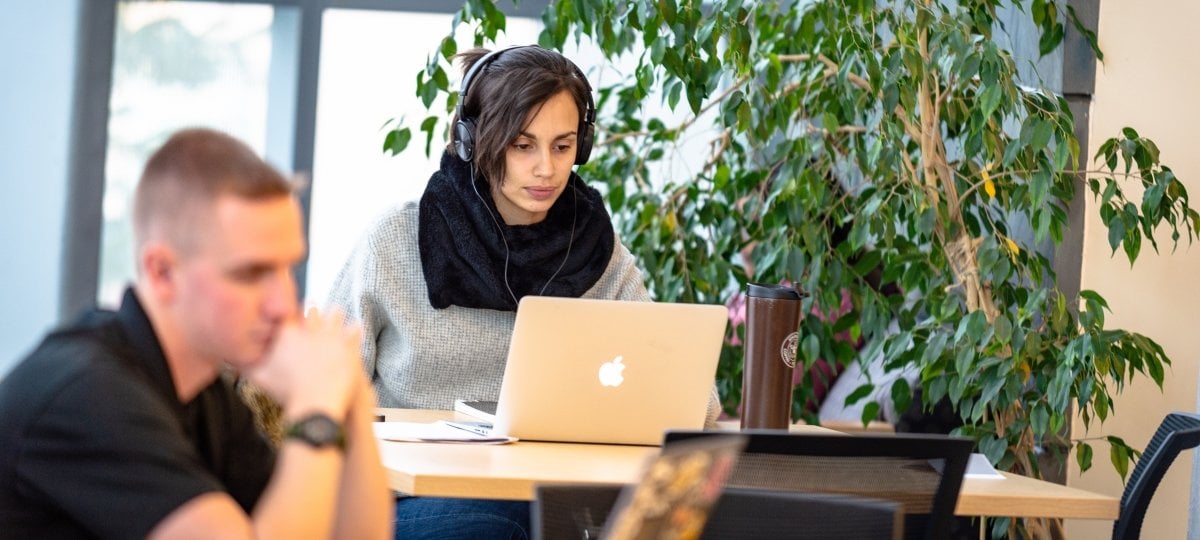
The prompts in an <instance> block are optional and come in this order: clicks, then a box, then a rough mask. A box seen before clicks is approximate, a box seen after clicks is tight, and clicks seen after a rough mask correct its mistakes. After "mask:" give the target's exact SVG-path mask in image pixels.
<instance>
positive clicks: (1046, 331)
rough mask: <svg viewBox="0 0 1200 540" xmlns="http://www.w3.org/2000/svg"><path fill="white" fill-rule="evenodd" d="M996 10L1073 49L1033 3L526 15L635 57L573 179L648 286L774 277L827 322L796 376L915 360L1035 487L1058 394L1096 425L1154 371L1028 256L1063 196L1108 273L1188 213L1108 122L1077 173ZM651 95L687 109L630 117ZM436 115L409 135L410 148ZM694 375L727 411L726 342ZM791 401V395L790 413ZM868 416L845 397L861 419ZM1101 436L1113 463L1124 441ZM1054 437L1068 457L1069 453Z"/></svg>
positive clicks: (901, 392)
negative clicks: (695, 142)
mask: <svg viewBox="0 0 1200 540" xmlns="http://www.w3.org/2000/svg"><path fill="white" fill-rule="evenodd" d="M1008 8H1015V9H1018V10H1021V12H1023V13H1026V14H1028V16H1029V20H1030V21H1031V22H1032V25H1033V27H1035V28H1036V29H1037V30H1038V31H1039V32H1040V35H1041V39H1040V42H1039V46H1040V49H1041V53H1042V54H1046V53H1049V52H1051V51H1053V50H1054V49H1055V48H1057V47H1058V46H1059V44H1060V43H1061V42H1062V40H1063V36H1064V34H1065V32H1066V25H1074V26H1075V28H1077V30H1078V31H1079V32H1081V34H1082V35H1083V36H1084V37H1085V38H1086V39H1087V40H1088V41H1089V42H1090V43H1091V45H1092V47H1093V48H1094V49H1095V35H1094V34H1093V33H1092V32H1091V31H1089V30H1088V29H1086V28H1083V27H1082V26H1081V25H1079V24H1078V22H1077V19H1076V18H1075V16H1074V13H1073V12H1072V11H1071V8H1070V7H1069V6H1065V5H1064V3H1061V2H1055V1H1052V0H1032V1H1030V2H1011V1H1009V0H1004V1H1002V0H963V1H959V2H949V3H940V2H933V1H924V0H907V1H897V2H890V3H879V2H874V1H811V2H787V1H783V2H743V1H738V0H727V1H716V2H711V3H703V4H702V3H701V2H699V1H688V0H620V1H617V0H561V1H558V2H553V3H551V5H550V6H549V7H548V8H547V9H546V10H545V12H544V13H543V15H542V20H543V22H544V23H545V28H544V30H543V32H542V34H541V36H540V37H539V43H540V44H541V45H543V46H546V47H550V48H557V49H561V48H562V47H563V46H564V45H565V44H566V43H567V42H568V41H569V40H571V41H579V40H581V39H585V38H586V39H587V40H589V41H590V42H591V43H594V44H595V45H596V46H598V47H599V49H600V51H601V52H602V53H603V54H604V56H605V57H606V58H609V59H616V58H617V57H619V56H624V58H626V59H629V58H632V59H633V60H632V62H633V63H634V64H635V67H633V68H632V69H631V70H630V71H629V73H627V74H625V77H624V78H623V79H622V80H620V81H619V82H617V83H616V84H612V85H606V86H603V87H601V88H598V89H597V92H598V96H599V98H598V101H599V106H600V118H599V120H598V128H599V134H598V137H597V139H598V142H597V144H598V150H597V151H596V152H594V153H593V158H592V161H591V162H590V163H589V164H588V165H587V166H586V167H585V171H584V173H583V174H584V175H585V176H586V177H587V178H589V179H592V180H593V181H596V182H600V183H603V184H604V186H605V188H606V190H607V200H608V202H609V204H610V205H611V207H612V210H613V213H614V216H615V219H616V221H617V223H618V225H619V228H620V232H621V238H622V240H623V241H624V242H625V243H626V244H627V245H628V246H629V247H630V249H631V250H632V251H633V252H634V254H635V255H636V256H637V258H638V259H639V261H640V262H641V264H642V265H643V268H644V270H645V271H646V276H647V280H648V286H649V288H650V290H651V293H652V294H653V295H654V297H655V298H657V299H659V300H664V301H685V302H707V303H725V302H727V301H728V300H729V299H730V298H731V297H732V296H733V295H735V294H736V293H737V292H738V291H740V290H742V289H743V288H744V285H745V283H746V282H747V281H748V280H754V281H762V282H780V281H785V280H786V281H789V282H792V283H795V284H797V285H799V286H801V287H802V288H803V289H805V290H806V291H808V292H809V293H810V296H809V297H808V298H807V299H806V302H807V303H808V305H806V309H808V308H811V309H814V310H816V311H819V312H821V313H835V314H840V315H838V316H832V317H824V318H822V317H805V318H804V321H803V324H802V329H801V332H802V336H803V338H802V340H801V344H800V348H799V357H800V358H802V359H803V360H804V361H805V362H806V365H811V363H812V362H814V361H816V360H817V359H818V358H824V359H828V360H836V361H837V362H839V363H843V364H844V363H846V362H851V361H855V359H869V358H875V357H877V356H880V355H882V358H884V359H885V360H884V362H885V363H886V366H885V367H886V368H888V369H890V370H898V369H911V370H915V372H916V373H918V384H919V388H920V389H921V393H920V396H921V397H920V399H921V400H922V403H923V404H924V406H926V407H929V406H931V405H932V404H934V403H937V402H939V401H940V400H943V399H948V400H949V402H950V403H951V404H952V406H953V408H954V410H955V411H957V413H958V414H959V415H960V417H961V418H962V419H963V421H964V423H965V424H964V426H963V427H962V428H960V429H959V431H960V433H962V434H964V435H967V436H970V437H973V438H974V439H975V440H976V441H977V444H978V448H979V450H980V451H981V452H983V453H984V454H986V455H987V456H988V458H989V459H990V460H991V461H992V462H993V463H994V464H996V465H997V466H998V467H1000V468H1002V469H1004V470H1008V471H1013V472H1017V473H1021V474H1026V475H1033V476H1040V471H1039V469H1038V462H1037V460H1036V459H1035V457H1034V451H1035V447H1036V446H1037V445H1039V444H1041V443H1042V442H1044V441H1046V440H1049V439H1052V438H1054V437H1055V436H1056V434H1058V433H1060V432H1061V431H1062V430H1063V428H1064V425H1065V424H1066V423H1067V422H1068V421H1069V418H1070V416H1069V415H1070V414H1071V413H1070V411H1071V409H1072V407H1074V408H1075V410H1077V411H1078V413H1079V414H1080V415H1081V416H1082V419H1083V421H1084V423H1085V424H1089V425H1090V423H1091V422H1093V421H1095V420H1097V419H1098V420H1100V421H1103V420H1104V419H1105V418H1107V416H1108V415H1109V414H1111V412H1112V410H1113V396H1114V395H1116V394H1117V393H1119V392H1120V391H1121V389H1122V388H1123V387H1124V385H1126V384H1128V383H1129V382H1131V381H1133V380H1134V379H1135V378H1136V377H1141V376H1149V377H1150V378H1151V379H1153V380H1154V381H1155V382H1156V383H1158V384H1159V385H1160V386H1161V383H1162V378H1163V370H1164V365H1167V364H1169V362H1170V360H1169V359H1168V358H1167V356H1166V355H1165V354H1164V352H1163V350H1162V348H1161V347H1160V346H1159V345H1158V344H1157V343H1155V342H1154V341H1153V340H1152V339H1150V338H1148V337H1146V336H1143V335H1140V334H1137V333H1134V332H1129V331H1125V330H1120V329H1112V328H1107V327H1106V326H1105V311H1106V310H1107V309H1108V306H1107V304H1106V302H1105V300H1104V298H1103V297H1102V296H1101V295H1100V294H1098V293H1096V292H1095V291H1082V292H1080V293H1079V298H1068V297H1067V296H1066V295H1065V294H1064V293H1063V292H1062V291H1061V290H1060V289H1059V287H1058V285H1057V276H1056V275H1055V271H1054V268H1053V267H1052V264H1051V261H1050V260H1049V259H1048V258H1047V256H1046V255H1045V254H1044V253H1043V252H1041V251H1039V250H1038V249H1037V246H1038V245H1041V244H1044V243H1047V242H1049V243H1052V244H1054V245H1057V244H1060V243H1062V242H1063V237H1064V236H1063V233H1064V229H1065V227H1066V226H1067V207H1068V204H1070V202H1071V201H1072V200H1073V199H1074V198H1075V197H1076V196H1077V195H1079V194H1080V193H1081V192H1083V191H1084V190H1086V191H1088V192H1090V193H1091V195H1092V196H1093V197H1094V200H1095V206H1096V207H1098V208H1099V211H1100V215H1101V218H1102V221H1103V223H1104V225H1105V226H1106V227H1107V228H1108V240H1109V243H1110V246H1111V247H1112V249H1113V253H1114V254H1115V253H1116V251H1117V250H1118V249H1120V250H1122V251H1123V253H1124V255H1125V256H1126V257H1127V258H1128V260H1129V262H1130V264H1133V262H1134V261H1136V259H1137V257H1138V255H1139V253H1140V252H1141V248H1142V246H1143V243H1144V242H1148V243H1149V244H1150V246H1151V247H1152V248H1153V249H1154V250H1155V251H1157V250H1158V248H1159V246H1158V241H1159V240H1160V239H1162V237H1163V235H1168V236H1169V241H1170V243H1171V245H1172V246H1174V245H1176V244H1177V243H1178V242H1179V241H1180V240H1181V239H1183V238H1185V237H1186V239H1187V241H1188V242H1190V241H1191V240H1192V238H1193V236H1194V235H1195V234H1196V233H1197V232H1200V229H1198V227H1200V216H1198V215H1197V213H1196V211H1194V210H1193V209H1192V208H1191V207H1190V206H1189V204H1188V195H1187V191H1186V190H1185V189H1184V186H1183V184H1182V183H1180V182H1179V181H1178V180H1177V179H1176V178H1175V176H1174V174H1173V173H1172V172H1171V170H1170V169H1169V168H1168V167H1166V166H1164V165H1162V164H1160V163H1159V156H1158V150H1157V148H1156V146H1155V145H1154V143H1153V142H1152V141H1150V140H1147V139H1145V138H1143V137H1141V136H1139V135H1138V134H1137V133H1136V132H1135V131H1134V130H1132V129H1129V128H1126V129H1125V130H1123V131H1122V132H1121V133H1120V134H1119V135H1118V136H1116V137H1115V138H1112V139H1109V140H1107V141H1106V142H1104V143H1103V144H1102V145H1100V147H1099V151H1098V152H1097V154H1096V156H1095V160H1094V165H1088V164H1086V163H1085V164H1083V165H1081V164H1080V161H1081V160H1080V156H1079V153H1080V148H1079V144H1078V142H1077V140H1076V138H1075V136H1074V129H1075V127H1074V119H1073V118H1072V115H1071V112H1070V110H1069V109H1068V106H1067V102H1066V100H1065V99H1063V98H1062V97H1061V96H1056V95H1054V94H1052V93H1051V92H1048V91H1045V90H1042V89H1035V88H1028V87H1025V86H1022V85H1019V84H1018V83H1017V73H1016V71H1017V69H1016V62H1015V61H1014V59H1013V56H1012V53H1011V51H1008V50H1006V49H1004V48H1002V47H1000V46H998V45H997V44H996V41H995V40H994V39H993V33H994V32H997V31H1002V30H1001V29H999V26H1000V23H999V22H998V21H997V11H998V10H1000V9H1008ZM455 22H456V25H457V24H459V23H462V24H471V25H474V26H473V27H474V28H475V38H476V42H477V44H483V43H487V42H489V41H490V40H492V39H494V38H495V36H496V32H497V30H499V29H502V28H503V27H504V24H505V20H504V16H503V15H502V14H500V12H499V10H497V9H496V8H495V6H494V5H493V4H492V3H491V2H489V1H487V0H471V1H469V2H467V3H466V5H465V6H464V7H463V9H462V10H461V11H460V12H459V13H458V14H457V15H456V18H455ZM455 52H456V47H455V46H454V41H453V39H452V38H450V37H447V38H446V39H445V40H443V41H442V43H441V45H440V47H439V48H438V51H437V52H436V53H434V54H433V55H432V56H431V57H430V59H429V62H428V64H427V65H426V66H425V68H424V69H423V70H422V71H421V73H420V75H419V76H418V81H419V87H420V88H419V90H418V94H419V95H420V96H421V97H422V99H424V102H425V104H426V106H427V107H428V106H430V105H431V104H432V103H433V101H434V99H435V98H436V96H437V95H439V93H446V94H448V97H449V99H448V102H447V110H448V111H449V110H450V109H452V108H453V105H454V102H455V99H456V97H457V96H456V94H455V93H454V89H452V88H450V86H449V82H448V77H447V72H448V70H449V69H450V67H449V63H448V59H449V58H450V57H451V56H452V55H453V54H454V53H455ZM1096 53H1097V54H1099V53H1100V51H1099V50H1098V49H1096ZM652 99H653V100H661V101H662V102H663V103H665V105H666V107H668V108H671V109H676V108H683V109H684V110H685V111H686V112H687V113H688V114H687V115H686V118H685V119H684V120H682V121H674V120H666V119H663V118H658V117H654V116H651V115H650V114H648V113H647V107H646V106H645V105H646V103H647V100H652ZM439 118H440V115H432V116H430V117H429V118H427V119H426V120H425V122H424V123H423V124H422V125H421V130H422V131H424V132H425V133H426V150H427V151H428V148H429V144H430V143H429V141H431V140H432V139H433V137H434V134H435V133H440V131H438V130H439V126H442V128H443V129H444V123H445V121H444V120H440V119H439ZM397 132H399V129H398V130H397ZM390 137H392V138H391V139H390V140H391V141H392V142H395V141H396V140H398V139H400V138H401V137H405V138H406V136H402V135H399V134H395V135H392V136H390ZM695 137H707V138H708V139H707V140H708V141H709V143H710V144H709V149H708V152H707V154H706V155H705V156H704V159H703V164H702V165H701V166H699V167H698V168H697V169H696V170H694V174H691V175H690V176H689V177H688V178H686V179H684V180H672V179H668V178H663V177H661V175H660V172H661V170H662V169H663V168H662V167H661V166H660V165H661V163H660V162H662V161H663V160H666V159H670V157H671V156H672V154H673V153H674V152H677V151H678V148H679V145H680V144H681V141H683V140H685V139H690V138H695ZM399 146H400V147H399V148H397V145H394V144H393V145H391V146H388V147H387V148H386V149H388V150H390V151H393V152H394V151H399V150H400V149H402V147H403V145H399ZM1084 161H1086V160H1084ZM656 175H658V176H656ZM1129 186H1132V187H1133V188H1134V190H1136V192H1140V200H1137V199H1136V198H1133V195H1132V191H1133V190H1131V191H1130V192H1127V191H1126V189H1125V188H1126V187H1129ZM1021 231H1025V232H1021ZM880 284H891V285H894V286H895V287H894V288H892V289H889V288H888V287H881V286H880ZM896 289H898V291H899V292H897V290H896ZM844 296H845V297H848V305H849V308H848V309H846V302H844V300H845V299H844V298H843V297H844ZM893 321H894V322H895V323H897V324H896V326H898V330H896V329H895V328H893V329H891V330H889V325H891V324H892V323H893ZM842 333H848V334H849V335H850V337H851V338H852V339H851V340H850V341H855V342H859V343H861V350H859V351H856V350H855V348H854V347H852V346H850V344H849V343H847V340H845V339H837V338H836V336H838V335H839V334H842ZM718 385H719V389H720V390H721V393H722V398H723V400H724V402H725V405H726V407H727V409H729V410H733V409H734V408H736V406H737V404H738V402H739V401H740V385H741V353H740V351H739V350H738V349H737V348H736V347H734V346H729V347H727V349H726V351H725V352H724V353H723V357H722V361H721V367H720V370H719V373H718ZM916 389H917V388H914V387H912V386H911V385H910V384H909V382H908V381H907V380H905V379H904V378H900V379H898V380H896V381H895V382H894V383H892V386H891V387H890V388H889V389H888V392H890V395H891V398H892V400H893V403H894V404H895V406H896V407H897V408H898V409H901V410H903V409H906V408H907V407H908V405H909V404H910V403H911V402H912V400H913V399H914V397H915V396H916V395H917V394H916ZM872 390H874V387H873V384H871V383H866V384H865V385H864V386H863V387H862V388H860V389H859V390H858V391H856V392H854V394H853V395H852V396H851V398H862V397H864V396H866V395H868V394H870V393H871V391H872ZM807 397H808V387H807V386H805V385H802V386H801V387H800V388H799V389H798V390H797V392H796V403H797V406H796V407H795V409H794V410H795V412H796V415H797V416H804V415H806V414H808V413H805V412H804V410H803V407H801V406H800V405H801V404H802V403H803V402H804V400H806V399H807ZM877 413H878V404H875V403H871V404H868V405H867V407H866V408H865V411H864V415H863V420H864V422H865V421H868V420H871V419H873V418H874V417H875V415H876V414H877ZM1108 442H1109V443H1110V448H1111V452H1110V458H1111V461H1112V464H1113V466H1114V467H1115V468H1116V469H1117V471H1118V472H1119V473H1120V474H1121V475H1122V476H1123V477H1124V475H1125V474H1126V473H1127V471H1128V466H1129V463H1130V460H1131V459H1134V458H1136V457H1137V455H1138V453H1137V451H1135V450H1134V449H1133V448H1131V447H1130V446H1129V445H1127V444H1126V443H1125V442H1124V441H1122V440H1121V439H1119V438H1117V437H1109V438H1108ZM1066 444H1068V445H1070V446H1072V447H1073V448H1074V450H1075V451H1076V454H1075V455H1076V458H1077V460H1078V462H1079V465H1080V466H1081V468H1083V469H1085V470H1086V469H1087V468H1088V467H1090V465H1091V460H1092V448H1091V446H1090V443H1089V442H1088V441H1084V440H1074V441H1069V442H1067V443H1066ZM1010 526H1015V524H1014V523H1010V522H1009V521H1007V520H1000V521H998V522H997V524H996V525H994V528H993V533H995V534H1003V533H1004V531H1006V530H1009V529H1008V527H1010Z"/></svg>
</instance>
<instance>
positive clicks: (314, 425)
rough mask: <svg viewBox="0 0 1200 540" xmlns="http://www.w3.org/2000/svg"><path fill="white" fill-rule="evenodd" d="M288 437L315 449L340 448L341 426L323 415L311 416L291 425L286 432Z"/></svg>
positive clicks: (341, 439) (341, 441)
mask: <svg viewBox="0 0 1200 540" xmlns="http://www.w3.org/2000/svg"><path fill="white" fill-rule="evenodd" d="M288 436H290V437H295V438H297V439H300V440H302V441H304V442H306V443H308V444H310V445H312V446H314V447H317V448H321V447H325V446H337V447H339V448H341V447H342V443H343V437H344V435H343V433H342V426H341V424H338V423H337V421H335V420H334V419H332V418H330V417H329V416H327V415H324V414H311V415H309V416H306V417H304V418H302V419H300V420H299V421H297V422H296V423H295V424H292V427H291V429H289V430H288Z"/></svg>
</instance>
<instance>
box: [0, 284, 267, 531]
mask: <svg viewBox="0 0 1200 540" xmlns="http://www.w3.org/2000/svg"><path fill="white" fill-rule="evenodd" d="M274 465H275V452H274V450H273V449H272V447H271V445H270V444H269V443H268V442H267V440H266V439H265V438H264V437H263V436H262V435H261V434H260V433H259V431H258V429H257V428H256V427H255V424H254V418H253V415H252V413H251V412H250V410H249V409H248V408H247V407H246V405H245V404H243V403H242V401H241V400H240V399H239V398H238V395H237V393H236V392H235V391H234V390H233V389H232V388H231V387H230V385H229V384H228V383H226V382H225V381H223V380H221V379H218V380H217V381H215V382H213V384H211V385H209V386H208V387H207V388H205V389H204V390H203V391H201V392H200V394H199V395H197V396H196V398H195V399H193V400H192V401H191V402H190V403H180V402H179V399H178V397H177V394H176V392H175V384H174V382H173V381H172V379H171V374H170V371H169V368H168V367H167V363H166V359H165V358H164V357H163V352H162V348H161V346H160V345H159V342H158V339H157V337H155V334H154V329H153V328H152V327H151V325H150V320H149V319H148V318H147V316H146V313H145V311H144V310H143V309H142V306H141V304H140V303H139V302H138V299H137V296H136V295H135V294H134V293H133V291H132V290H127V291H126V292H125V297H124V299H123V300H122V303H121V308H120V310H119V311H117V312H111V311H101V310H95V311H92V312H90V313H87V314H85V315H84V316H83V317H81V318H80V319H79V320H78V321H76V322H75V323H74V324H72V325H70V326H68V327H66V328H64V329H61V330H58V331H55V332H54V333H52V334H50V335H49V336H48V337H46V339H45V340H44V341H42V343H41V344H40V345H39V346H38V347H37V349H35V350H34V351H33V353H32V354H30V355H29V356H28V357H26V358H25V359H24V360H23V361H22V362H21V363H20V364H18V365H17V367H16V368H15V369H14V370H13V371H12V372H10V373H9V374H8V376H6V377H5V378H4V379H3V380H2V381H0V537H6V538H80V537H102V538H144V537H145V536H146V534H148V533H149V532H150V531H151V530H152V529H153V528H154V526H155V525H157V524H158V523H159V522H160V521H161V520H162V519H163V518H165V517H166V516H167V515H168V514H170V513H171V512H172V511H174V510H175V509H176V508H178V507H179V506H181V505H183V504H184V503H186V502H188V501H189V500H191V499H193V498H195V497H196V496H198V495H201V494H203V493H207V492H212V491H224V492H227V493H229V494H230V495H231V496H232V497H233V498H234V499H235V500H236V501H237V502H238V504H240V505H241V506H242V508H243V509H245V510H246V512H247V513H249V512H250V511H251V510H252V509H253V508H254V504H255V503H256V502H257V501H258V497H259V495H261V494H262V492H263V490H264V489H265V487H266V485H267V481H268V480H269V479H270V476H271V472H272V470H273V469H274Z"/></svg>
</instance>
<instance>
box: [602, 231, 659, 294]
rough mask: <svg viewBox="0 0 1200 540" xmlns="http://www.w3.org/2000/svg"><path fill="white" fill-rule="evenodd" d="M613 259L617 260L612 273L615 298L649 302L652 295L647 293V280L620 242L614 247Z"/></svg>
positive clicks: (631, 255)
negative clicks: (614, 284)
mask: <svg viewBox="0 0 1200 540" xmlns="http://www.w3.org/2000/svg"><path fill="white" fill-rule="evenodd" d="M613 259H615V260H614V264H613V268H612V269H611V271H612V272H614V282H615V283H616V294H615V295H614V298H615V299H617V300H632V301H638V302H649V301H650V293H649V292H647V291H646V280H645V278H644V277H643V276H642V271H641V269H639V268H638V267H637V264H636V261H635V260H634V258H633V254H632V253H630V252H629V249H628V248H626V247H625V244H622V243H621V241H620V240H618V241H617V242H616V244H615V245H614V246H613Z"/></svg>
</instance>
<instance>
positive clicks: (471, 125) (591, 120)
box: [454, 45, 596, 165]
mask: <svg viewBox="0 0 1200 540" xmlns="http://www.w3.org/2000/svg"><path fill="white" fill-rule="evenodd" d="M527 47H537V48H541V47H538V46H537V45H518V46H515V47H508V48H506V49H497V50H494V51H492V52H489V53H487V54H485V55H483V58H480V59H479V60H477V61H476V62H475V63H474V64H472V65H471V69H468V70H467V74H466V75H464V76H463V80H462V87H461V88H460V89H459V91H458V105H457V106H456V108H455V109H456V110H455V116H456V117H458V121H456V122H455V123H454V152H455V153H456V154H458V157H459V159H461V160H463V161H466V162H470V161H471V160H472V159H473V158H474V157H475V118H469V117H467V116H466V115H464V114H463V107H464V104H465V103H466V102H467V91H468V90H469V89H470V88H471V81H472V80H474V78H475V76H476V74H478V73H479V72H482V71H483V70H484V69H485V68H486V67H487V65H488V64H490V63H492V62H494V61H495V60H496V59H497V58H499V57H500V55H501V54H504V53H505V52H508V51H511V50H513V49H523V48H527ZM567 63H569V64H571V68H572V69H573V70H574V71H575V76H576V77H578V78H579V80H581V81H583V87H584V89H586V90H587V108H586V110H585V111H583V115H581V116H580V117H579V129H578V130H576V138H575V164H576V165H583V164H584V163H587V161H588V157H590V156H591V155H592V140H593V135H594V133H595V130H596V103H595V102H594V101H593V100H592V85H590V84H588V80H587V77H585V76H584V75H583V71H582V70H580V69H579V66H577V65H575V63H574V62H571V61H570V60H569V59H567Z"/></svg>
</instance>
